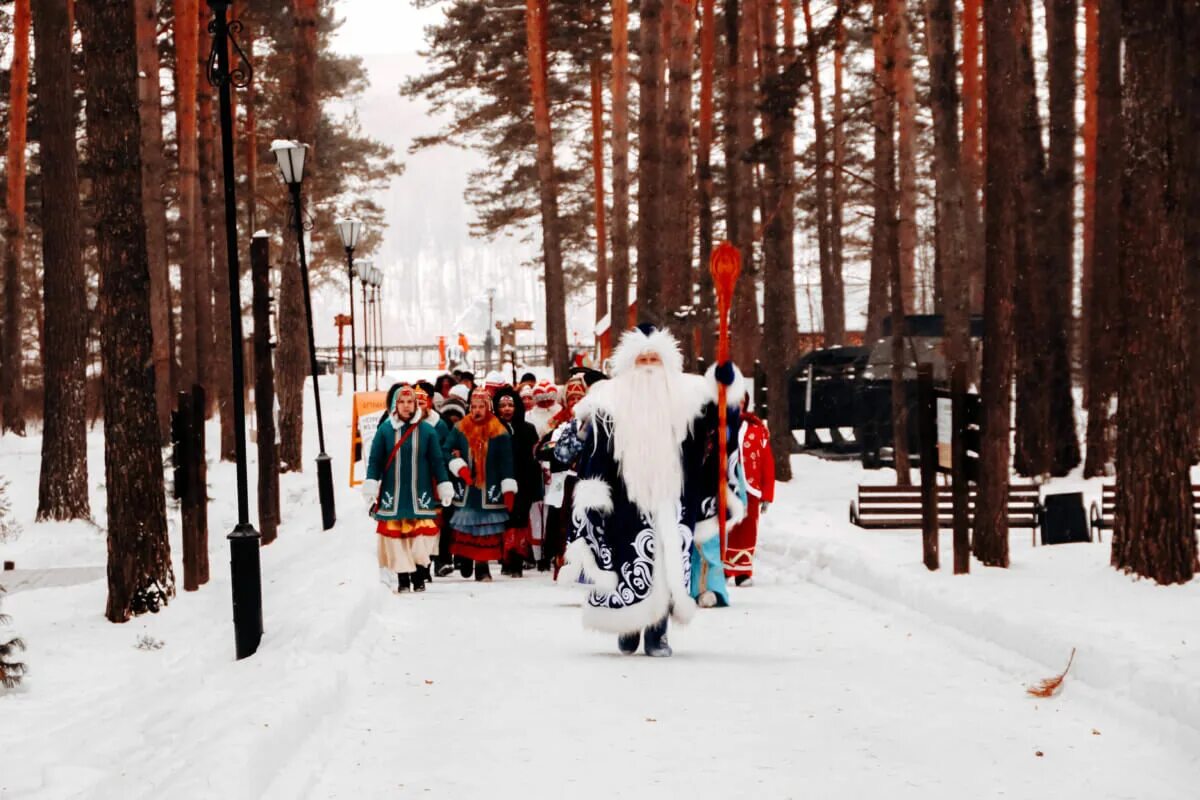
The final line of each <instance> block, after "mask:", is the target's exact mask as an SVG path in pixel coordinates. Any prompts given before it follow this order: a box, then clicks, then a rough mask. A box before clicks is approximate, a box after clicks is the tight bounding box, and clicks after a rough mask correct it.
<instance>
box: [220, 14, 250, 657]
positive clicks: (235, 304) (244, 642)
mask: <svg viewBox="0 0 1200 800" xmlns="http://www.w3.org/2000/svg"><path fill="white" fill-rule="evenodd" d="M208 6H209V8H211V9H212V11H213V19H212V21H210V22H209V23H208V32H209V33H210V34H211V35H212V43H213V45H212V55H211V56H210V57H209V59H208V80H209V83H211V84H212V85H213V86H215V87H217V90H218V96H219V99H220V114H221V159H222V160H221V163H222V165H223V167H224V173H225V248H226V250H227V252H228V255H229V328H230V340H231V343H232V349H233V352H232V356H233V426H234V447H235V453H236V457H237V504H238V521H237V525H235V526H234V528H233V532H232V533H230V534H229V536H228V539H229V571H230V576H231V583H232V590H233V638H234V642H235V644H236V650H237V657H238V658H239V659H241V658H246V657H247V656H252V655H254V653H255V651H257V650H258V644H259V642H260V641H262V630H263V625H262V563H261V560H260V558H259V551H258V548H259V544H260V539H261V537H260V535H259V533H258V531H257V530H255V529H254V525H252V524H251V523H250V500H249V489H248V481H247V478H246V398H245V379H246V373H245V368H244V366H243V363H242V347H243V341H242V297H241V270H240V269H239V265H238V246H237V197H236V194H235V186H234V177H235V176H234V172H233V170H234V165H233V104H232V100H231V96H230V89H231V86H234V85H236V86H238V87H239V88H244V87H245V86H247V85H249V83H250V75H251V67H250V61H249V59H247V58H246V54H245V53H244V52H242V48H241V47H239V46H238V43H237V40H236V39H234V38H233V35H234V34H235V33H238V32H239V31H241V29H242V23H241V22H238V21H237V20H234V21H232V22H230V21H228V20H227V19H226V16H225V15H226V13H227V12H228V11H229V0H208ZM230 48H232V49H233V50H234V51H235V52H236V53H237V54H238V60H239V63H238V65H237V66H236V67H235V68H233V69H231V68H230V64H229V51H230Z"/></svg>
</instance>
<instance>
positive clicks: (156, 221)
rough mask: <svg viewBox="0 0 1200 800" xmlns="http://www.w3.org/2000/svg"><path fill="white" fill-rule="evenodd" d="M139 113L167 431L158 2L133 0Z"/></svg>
mask: <svg viewBox="0 0 1200 800" xmlns="http://www.w3.org/2000/svg"><path fill="white" fill-rule="evenodd" d="M134 14H135V16H136V19H137V37H138V41H137V56H138V116H139V119H140V120H141V127H142V200H143V201H144V202H145V203H146V211H145V217H146V248H147V252H148V253H149V257H150V325H151V328H152V332H153V335H154V397H155V406H156V408H157V409H158V426H159V429H160V430H161V431H163V433H164V435H166V434H167V433H169V432H170V428H169V425H170V422H171V405H172V400H173V399H174V394H175V393H174V392H173V391H172V389H171V342H170V339H169V338H168V337H169V332H168V331H169V328H168V325H167V313H168V310H169V309H170V304H171V297H170V287H171V282H170V275H169V271H168V270H169V268H168V265H167V203H166V198H165V196H164V194H163V192H164V190H165V189H166V181H167V160H166V155H165V154H164V152H163V136H162V96H161V91H162V87H161V85H160V84H159V77H158V71H159V61H158V3H157V2H156V1H155V0H136V4H135V11H134Z"/></svg>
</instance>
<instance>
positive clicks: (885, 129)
mask: <svg viewBox="0 0 1200 800" xmlns="http://www.w3.org/2000/svg"><path fill="white" fill-rule="evenodd" d="M887 2H888V0H875V4H874V10H873V13H872V17H873V26H874V34H873V36H872V45H873V49H874V56H875V64H874V74H875V80H874V88H873V89H872V101H871V118H872V121H873V123H874V125H873V126H872V127H873V128H874V131H875V142H874V145H875V147H874V157H873V160H872V168H871V182H872V184H873V189H872V195H873V197H872V200H873V206H874V218H873V221H872V223H871V278H870V286H869V290H868V291H869V294H868V299H867V331H866V335H865V340H866V341H867V342H868V343H870V342H875V341H877V340H878V339H879V337H880V335H881V332H882V330H883V318H884V317H886V316H887V314H888V309H887V307H888V283H889V280H890V279H889V277H888V275H889V272H890V261H889V256H888V244H887V242H888V221H889V220H890V219H891V216H892V214H891V209H892V207H893V204H894V202H895V201H894V199H893V198H892V196H891V187H892V186H893V185H894V184H895V179H894V177H893V176H894V175H895V172H896V156H895V149H894V148H895V144H894V143H895V130H896V104H895V88H894V87H893V86H892V77H891V76H892V69H891V63H890V60H891V48H890V47H889V46H888V32H887V30H888V29H887Z"/></svg>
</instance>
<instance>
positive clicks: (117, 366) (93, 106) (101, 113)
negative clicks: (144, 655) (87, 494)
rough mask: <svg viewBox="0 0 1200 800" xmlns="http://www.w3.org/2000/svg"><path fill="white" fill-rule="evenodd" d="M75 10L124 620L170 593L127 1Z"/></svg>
mask: <svg viewBox="0 0 1200 800" xmlns="http://www.w3.org/2000/svg"><path fill="white" fill-rule="evenodd" d="M79 12H80V13H79V22H80V29H81V30H82V32H83V54H84V64H85V69H84V76H85V93H86V97H87V110H88V114H87V127H88V130H87V133H88V154H89V157H90V162H91V166H92V170H93V175H94V176H95V177H94V182H93V198H94V201H95V213H96V245H97V250H98V256H99V258H98V260H99V264H100V307H101V309H102V312H101V313H102V316H101V327H100V348H101V355H102V357H103V364H104V467H105V470H104V471H105V476H104V480H105V492H106V494H107V505H108V605H107V608H106V609H105V616H106V617H107V618H108V619H109V620H110V621H112V622H125V621H126V620H128V619H129V618H130V617H131V616H133V615H136V614H140V613H143V612H145V611H154V610H157V609H158V607H159V606H160V605H164V604H166V602H167V600H168V599H169V598H171V597H173V596H174V594H175V577H174V575H173V573H172V571H171V550H170V544H169V542H168V540H167V515H166V498H165V494H164V489H163V472H162V451H161V450H160V449H159V448H160V443H161V441H162V438H161V436H160V434H159V430H158V416H157V413H156V411H155V403H154V375H153V372H152V371H151V370H148V369H146V365H147V364H149V363H151V359H152V357H153V337H152V333H151V328H150V267H149V258H148V256H147V253H146V223H145V220H144V219H143V217H142V208H143V206H142V177H141V146H140V141H139V140H140V138H141V126H140V122H139V117H138V100H137V74H138V66H137V36H136V33H135V29H134V15H133V14H132V13H130V9H129V6H128V4H126V3H121V2H105V0H85V1H84V2H81V3H80V4H79ZM83 488H84V487H76V489H77V490H80V491H82V490H83Z"/></svg>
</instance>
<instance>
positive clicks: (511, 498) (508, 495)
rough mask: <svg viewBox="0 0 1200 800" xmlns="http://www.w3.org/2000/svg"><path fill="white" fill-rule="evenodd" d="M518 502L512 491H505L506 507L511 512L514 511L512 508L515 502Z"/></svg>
mask: <svg viewBox="0 0 1200 800" xmlns="http://www.w3.org/2000/svg"><path fill="white" fill-rule="evenodd" d="M516 502H517V496H516V495H515V494H513V493H512V492H505V493H504V507H505V508H507V509H508V511H509V513H510V514H511V513H512V510H513V504H514V503H516Z"/></svg>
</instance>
